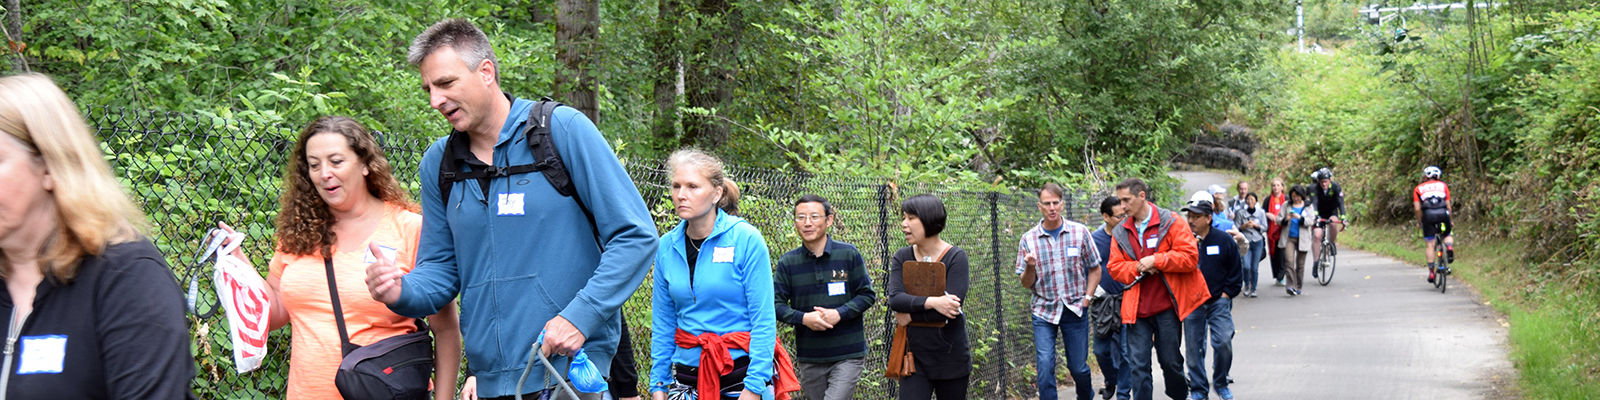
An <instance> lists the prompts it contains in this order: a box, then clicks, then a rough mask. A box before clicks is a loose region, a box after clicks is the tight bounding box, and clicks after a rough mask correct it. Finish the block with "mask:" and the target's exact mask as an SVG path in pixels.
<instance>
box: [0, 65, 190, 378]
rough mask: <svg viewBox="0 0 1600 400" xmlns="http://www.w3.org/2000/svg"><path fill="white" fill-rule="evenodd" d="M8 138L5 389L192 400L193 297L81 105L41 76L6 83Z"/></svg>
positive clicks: (3, 228)
mask: <svg viewBox="0 0 1600 400" xmlns="http://www.w3.org/2000/svg"><path fill="white" fill-rule="evenodd" d="M0 131H5V134H4V135H0V137H4V138H3V139H0V187H3V188H5V190H6V193H5V195H3V196H0V275H3V276H4V277H5V281H6V284H5V286H4V287H0V292H4V295H0V318H4V321H6V322H5V324H4V325H0V330H3V331H4V332H5V338H6V339H5V340H6V343H5V348H6V349H7V351H6V353H7V354H6V355H5V360H4V367H3V369H0V374H3V375H0V390H3V391H4V395H5V396H6V397H9V398H15V399H37V398H58V399H112V398H115V399H181V398H192V397H193V394H192V393H190V391H189V383H190V381H191V380H192V379H193V378H194V359H193V357H191V356H190V354H189V329H188V326H187V323H186V322H185V321H184V306H183V300H182V298H183V295H182V294H181V293H180V292H179V291H178V285H177V283H176V281H175V280H174V279H173V277H172V270H171V269H170V268H169V267H168V266H167V263H166V261H164V260H165V258H164V257H162V255H161V253H159V252H158V251H157V250H156V247H155V245H154V244H152V243H151V242H150V239H148V238H146V237H145V236H143V235H142V234H141V230H142V229H143V227H144V223H145V222H144V214H143V213H142V212H140V211H139V209H138V207H136V206H134V203H133V201H132V200H130V199H129V198H128V195H127V193H126V192H124V191H123V188H122V185H121V184H119V183H118V182H117V179H116V177H114V176H112V175H111V167H110V166H109V165H108V164H106V161H105V154H102V153H101V152H100V146H99V143H97V142H96V141H95V139H94V137H93V136H91V135H90V132H89V127H88V125H87V124H85V123H84V121H83V117H82V115H80V114H79V113H78V109H77V107H76V106H74V105H73V104H72V101H71V100H68V99H67V95H66V93H63V92H62V91H61V89H60V88H58V87H56V85H55V84H54V83H53V82H51V81H50V79H49V78H47V77H44V76H42V75H34V74H28V75H18V76H9V77H5V78H0ZM12 349H16V351H15V352H13V351H12Z"/></svg>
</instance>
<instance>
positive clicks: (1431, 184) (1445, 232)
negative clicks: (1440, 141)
mask: <svg viewBox="0 0 1600 400" xmlns="http://www.w3.org/2000/svg"><path fill="white" fill-rule="evenodd" d="M1443 173H1444V171H1442V170H1440V169H1439V167H1435V166H1432V165H1430V166H1428V167H1427V168H1423V169H1422V183H1421V184H1418V185H1417V187H1416V188H1415V189H1412V190H1411V209H1412V211H1413V212H1414V213H1415V214H1416V217H1417V222H1419V223H1421V224H1422V240H1424V241H1426V242H1428V251H1427V252H1426V253H1424V257H1426V258H1427V260H1428V282H1430V283H1431V282H1433V278H1434V271H1435V270H1436V267H1437V266H1438V265H1437V260H1435V251H1434V246H1435V245H1436V243H1438V241H1437V240H1436V239H1435V238H1436V237H1442V238H1443V239H1444V251H1445V261H1446V262H1455V259H1456V254H1455V239H1454V238H1452V237H1451V236H1450V230H1451V226H1452V225H1451V224H1450V185H1446V184H1445V183H1444V181H1442V180H1439V176H1440V175H1442V174H1443ZM1440 225H1443V226H1442V227H1441V226H1440Z"/></svg>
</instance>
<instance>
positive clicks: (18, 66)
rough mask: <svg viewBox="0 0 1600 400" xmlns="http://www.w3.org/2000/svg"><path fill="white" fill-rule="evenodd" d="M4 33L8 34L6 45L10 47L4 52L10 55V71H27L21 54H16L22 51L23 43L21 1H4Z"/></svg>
mask: <svg viewBox="0 0 1600 400" xmlns="http://www.w3.org/2000/svg"><path fill="white" fill-rule="evenodd" d="M6 33H8V34H9V36H8V37H6V41H7V42H6V44H7V45H9V46H10V47H8V48H7V49H6V52H7V53H11V57H10V58H11V60H12V61H11V70H12V71H14V72H23V71H24V70H26V69H27V65H26V64H24V62H23V59H22V57H23V56H22V54H18V52H19V51H20V50H22V43H23V42H22V0H6Z"/></svg>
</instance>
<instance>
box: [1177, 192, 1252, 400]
mask: <svg viewBox="0 0 1600 400" xmlns="http://www.w3.org/2000/svg"><path fill="white" fill-rule="evenodd" d="M1183 211H1184V213H1185V214H1186V217H1187V219H1188V220H1189V227H1190V228H1191V229H1193V230H1194V236H1195V239H1196V240H1197V241H1199V242H1200V246H1199V247H1200V274H1201V275H1205V277H1206V287H1207V288H1208V289H1209V290H1210V295H1211V300H1210V301H1207V302H1205V304H1202V305H1200V307H1199V308H1196V309H1195V310H1194V312H1193V313H1190V314H1189V318H1188V319H1186V320H1184V321H1183V330H1184V333H1183V336H1184V341H1185V342H1184V349H1185V351H1186V353H1187V354H1186V357H1185V358H1186V359H1187V360H1188V367H1189V368H1188V369H1189V398H1190V399H1205V398H1206V394H1207V392H1210V390H1209V388H1208V385H1207V382H1208V381H1207V380H1206V366H1205V361H1206V346H1205V345H1206V341H1207V340H1206V338H1207V336H1208V334H1209V336H1210V342H1211V349H1212V350H1213V351H1214V353H1213V355H1212V362H1213V363H1212V371H1211V372H1212V378H1211V380H1210V381H1209V382H1210V383H1211V385H1209V386H1210V387H1215V388H1216V391H1217V397H1220V398H1222V399H1224V400H1233V391H1232V390H1230V389H1229V388H1228V370H1229V369H1232V367H1233V297H1234V296H1238V295H1239V289H1240V283H1242V282H1243V280H1242V279H1241V276H1240V269H1239V247H1238V245H1237V244H1235V243H1234V241H1233V238H1232V237H1230V236H1228V234H1226V233H1223V232H1218V231H1217V230H1216V229H1212V226H1211V215H1212V213H1213V212H1214V209H1213V208H1212V205H1211V202H1209V201H1205V200H1198V201H1192V202H1189V205H1188V207H1184V208H1183Z"/></svg>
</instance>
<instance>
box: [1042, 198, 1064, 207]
mask: <svg viewBox="0 0 1600 400" xmlns="http://www.w3.org/2000/svg"><path fill="white" fill-rule="evenodd" d="M1039 205H1041V206H1045V207H1055V206H1059V205H1061V200H1054V201H1041V202H1039Z"/></svg>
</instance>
